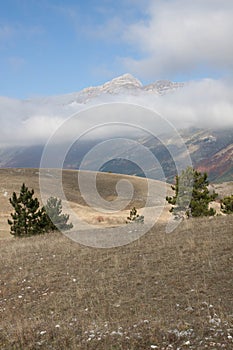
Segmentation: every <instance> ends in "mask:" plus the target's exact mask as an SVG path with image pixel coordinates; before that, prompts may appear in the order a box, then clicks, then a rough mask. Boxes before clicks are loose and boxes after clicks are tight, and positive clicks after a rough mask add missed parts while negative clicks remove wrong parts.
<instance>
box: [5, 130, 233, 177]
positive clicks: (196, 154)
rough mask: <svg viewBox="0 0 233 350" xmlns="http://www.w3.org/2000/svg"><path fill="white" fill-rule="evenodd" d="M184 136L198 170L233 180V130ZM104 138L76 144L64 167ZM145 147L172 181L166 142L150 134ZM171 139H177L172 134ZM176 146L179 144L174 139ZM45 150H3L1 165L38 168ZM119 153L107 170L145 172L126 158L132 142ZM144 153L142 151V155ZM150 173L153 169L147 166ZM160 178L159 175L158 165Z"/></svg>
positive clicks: (190, 132) (75, 165)
mask: <svg viewBox="0 0 233 350" xmlns="http://www.w3.org/2000/svg"><path fill="white" fill-rule="evenodd" d="M180 134H181V136H182V138H183V139H184V141H185V143H186V146H187V149H188V151H189V153H190V156H191V159H192V162H193V165H194V167H195V168H197V169H198V170H200V171H202V172H204V171H206V172H207V173H208V175H209V179H210V180H211V181H213V182H224V181H233V130H217V131H216V130H200V129H189V130H182V131H181V132H180ZM100 141H103V140H92V141H83V142H79V143H77V144H74V146H73V147H72V148H71V150H70V151H69V153H68V155H67V157H66V160H65V163H64V167H65V168H67V169H78V168H79V166H80V163H81V161H82V159H83V157H84V155H85V154H86V153H87V152H88V151H89V150H91V149H92V147H94V146H95V145H96V144H98V143H99V142H100ZM139 142H140V143H142V144H143V145H144V146H145V147H147V148H149V149H150V150H151V152H153V153H154V154H155V156H156V158H157V159H158V161H159V163H160V165H161V167H162V169H163V172H164V174H165V177H166V178H167V180H168V181H172V180H173V178H174V176H175V174H176V168H175V163H174V161H173V159H172V157H171V155H170V154H169V152H168V150H167V148H166V144H164V145H163V144H161V142H159V141H158V140H157V139H156V138H152V137H147V138H144V139H142V140H139ZM167 142H169V143H170V146H171V142H173V141H172V140H171V139H170V137H169V135H168V136H167ZM173 147H174V148H175V147H176V144H175V142H174V145H173ZM42 152H43V147H42V146H33V147H24V148H17V149H15V148H13V149H8V150H5V151H3V150H2V151H1V152H0V165H1V166H0V167H1V168H13V167H22V168H35V167H36V168H37V167H39V166H40V158H41V155H42ZM111 152H112V153H113V154H114V152H115V154H116V155H118V154H119V152H121V157H118V156H117V158H115V159H113V160H111V161H109V162H107V163H106V164H102V166H101V168H100V169H98V168H96V170H100V171H103V172H113V173H122V174H128V175H138V176H145V175H144V173H143V170H142V169H140V168H139V167H138V166H137V164H134V163H132V162H131V161H128V160H126V159H124V156H125V155H127V157H129V158H130V157H131V155H133V153H134V148H133V147H132V146H131V147H129V148H128V149H124V150H123V151H122V150H121V145H120V144H119V149H117V148H116V149H115V150H111ZM139 156H140V155H139ZM95 161H96V164H101V155H100V159H96V160H95ZM147 170H148V172H149V173H150V169H147ZM156 178H157V179H158V180H161V178H160V177H159V169H158V177H156Z"/></svg>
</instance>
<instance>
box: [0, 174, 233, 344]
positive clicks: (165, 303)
mask: <svg viewBox="0 0 233 350" xmlns="http://www.w3.org/2000/svg"><path fill="white" fill-rule="evenodd" d="M76 176H77V173H76V172H73V171H70V172H69V171H67V172H64V176H63V180H64V188H65V192H66V194H67V197H68V200H69V201H70V202H71V203H72V205H73V206H74V207H76V209H77V210H78V212H82V213H83V217H85V215H86V216H90V217H91V215H92V214H93V213H92V212H90V211H89V210H90V208H88V206H86V205H85V203H84V202H83V199H82V197H81V195H80V193H79V191H78V188H77V181H76ZM121 178H122V177H121V176H120V175H109V174H102V175H100V177H99V178H98V179H97V187H98V190H99V192H100V193H101V195H102V196H103V197H104V198H106V199H108V200H109V199H110V200H112V199H114V198H115V196H116V193H115V183H116V182H117V181H118V180H119V179H121ZM123 178H124V177H123ZM48 179H49V177H48ZM0 181H1V182H0V183H1V191H2V193H1V197H0V204H1V216H0V218H1V220H2V221H1V225H2V222H3V219H4V220H5V218H6V217H7V215H9V212H10V211H11V208H10V206H9V203H8V197H7V196H6V197H5V196H4V193H5V192H8V194H11V193H12V192H13V191H18V190H19V189H20V186H21V184H22V182H25V183H26V185H27V186H29V187H30V188H34V189H35V193H36V195H37V196H38V197H39V186H38V170H36V169H25V170H24V169H19V170H16V169H15V170H14V169H10V170H9V169H8V170H3V169H2V170H0ZM132 181H134V187H135V188H136V190H135V194H134V197H133V200H132V202H131V203H130V205H129V207H130V206H131V205H134V204H136V205H138V206H140V203H141V205H142V204H143V202H144V201H145V198H146V194H145V193H146V189H147V185H146V182H145V180H143V179H137V178H133V179H132ZM53 185H54V179H51V182H50V181H49V180H48V186H53ZM93 215H94V214H93ZM95 215H97V214H95ZM101 215H102V214H101ZM122 215H124V216H125V213H124V212H123V214H122ZM166 217H167V212H166V213H165V214H164V217H163V218H162V220H160V221H159V222H158V223H157V225H156V226H155V227H154V228H152V229H151V230H150V231H149V232H148V233H147V234H146V235H144V236H142V237H141V238H140V239H138V240H137V241H135V242H133V243H131V244H129V245H126V246H122V247H118V248H112V249H94V248H88V247H85V246H81V245H80V244H78V243H75V242H73V241H71V240H69V239H68V238H67V237H65V236H64V235H62V234H60V233H51V234H46V235H42V236H37V237H30V238H22V239H15V238H11V239H2V240H0V256H1V274H0V349H1V350H4V349H5V350H8V349H12V350H13V349H15V350H16V349H17V350H18V349H20V350H34V349H45V350H47V349H53V350H58V349H59V350H60V349H71V350H78V349H80V350H85V349H90V350H94V349H99V350H105V349H106V350H113V349H114V350H116V349H117V350H120V349H121V350H126V349H127V350H143V349H159V350H167V349H171V350H172V349H174V350H175V349H176V350H178V349H195V350H196V349H198V350H199V349H200V350H204V349H207V350H208V349H227V350H230V349H232V348H233V308H232V307H233V293H232V290H233V254H232V251H233V236H232V233H233V215H230V216H221V217H215V218H210V219H209V218H205V219H190V220H187V221H183V222H182V223H181V224H180V226H179V227H178V228H177V229H176V230H175V231H174V232H172V233H170V234H166V233H165V223H163V219H164V220H165V219H166ZM105 220H106V218H104V223H103V222H102V219H100V218H97V221H99V222H97V225H106V222H105ZM111 220H113V218H111ZM129 227H130V226H129ZM1 228H2V226H1ZM7 230H9V229H8V228H7ZM6 235H7V236H6ZM2 237H10V235H9V232H7V231H5V232H4V231H2Z"/></svg>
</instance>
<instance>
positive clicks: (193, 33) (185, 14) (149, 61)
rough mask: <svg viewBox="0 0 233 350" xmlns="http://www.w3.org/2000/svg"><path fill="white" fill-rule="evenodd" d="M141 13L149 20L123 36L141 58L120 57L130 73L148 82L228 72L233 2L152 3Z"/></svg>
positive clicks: (232, 49) (171, 0)
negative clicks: (148, 79)
mask: <svg viewBox="0 0 233 350" xmlns="http://www.w3.org/2000/svg"><path fill="white" fill-rule="evenodd" d="M145 11H146V13H147V16H148V18H147V19H146V20H144V21H139V22H136V23H134V24H131V25H129V26H128V28H127V30H126V31H125V32H124V39H125V41H127V42H128V43H130V44H131V45H132V46H133V47H134V48H135V49H136V50H137V52H139V53H140V55H141V59H133V58H131V57H128V58H124V59H123V63H124V64H125V66H126V67H127V68H128V69H130V71H131V72H133V73H134V74H136V75H137V76H139V77H141V78H145V77H146V78H153V79H158V78H170V79H172V78H174V77H177V76H179V75H182V76H185V75H186V76H189V77H191V76H194V75H195V73H196V74H200V73H202V76H203V75H204V74H206V75H205V76H208V71H209V72H214V73H216V74H224V73H225V74H232V69H233V61H232V57H233V41H232V33H233V21H232V18H233V2H232V1H229V0H195V1H193V0H166V1H164V0H156V1H153V0H152V1H151V2H150V6H149V7H148V8H146V10H145ZM199 76H200V75H199Z"/></svg>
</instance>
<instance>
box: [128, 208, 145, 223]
mask: <svg viewBox="0 0 233 350" xmlns="http://www.w3.org/2000/svg"><path fill="white" fill-rule="evenodd" d="M133 222H137V223H141V224H143V223H144V216H143V215H139V214H138V213H137V209H136V208H135V207H133V209H131V210H130V213H129V216H128V217H127V221H126V223H127V224H128V223H133Z"/></svg>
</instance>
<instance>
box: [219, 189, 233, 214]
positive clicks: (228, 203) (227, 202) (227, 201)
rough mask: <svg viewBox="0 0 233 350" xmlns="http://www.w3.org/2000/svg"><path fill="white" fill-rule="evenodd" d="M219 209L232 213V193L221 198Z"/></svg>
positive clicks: (225, 212)
mask: <svg viewBox="0 0 233 350" xmlns="http://www.w3.org/2000/svg"><path fill="white" fill-rule="evenodd" d="M221 211H222V212H223V213H224V214H233V194H232V195H231V196H227V197H224V198H223V199H222V200H221Z"/></svg>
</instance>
